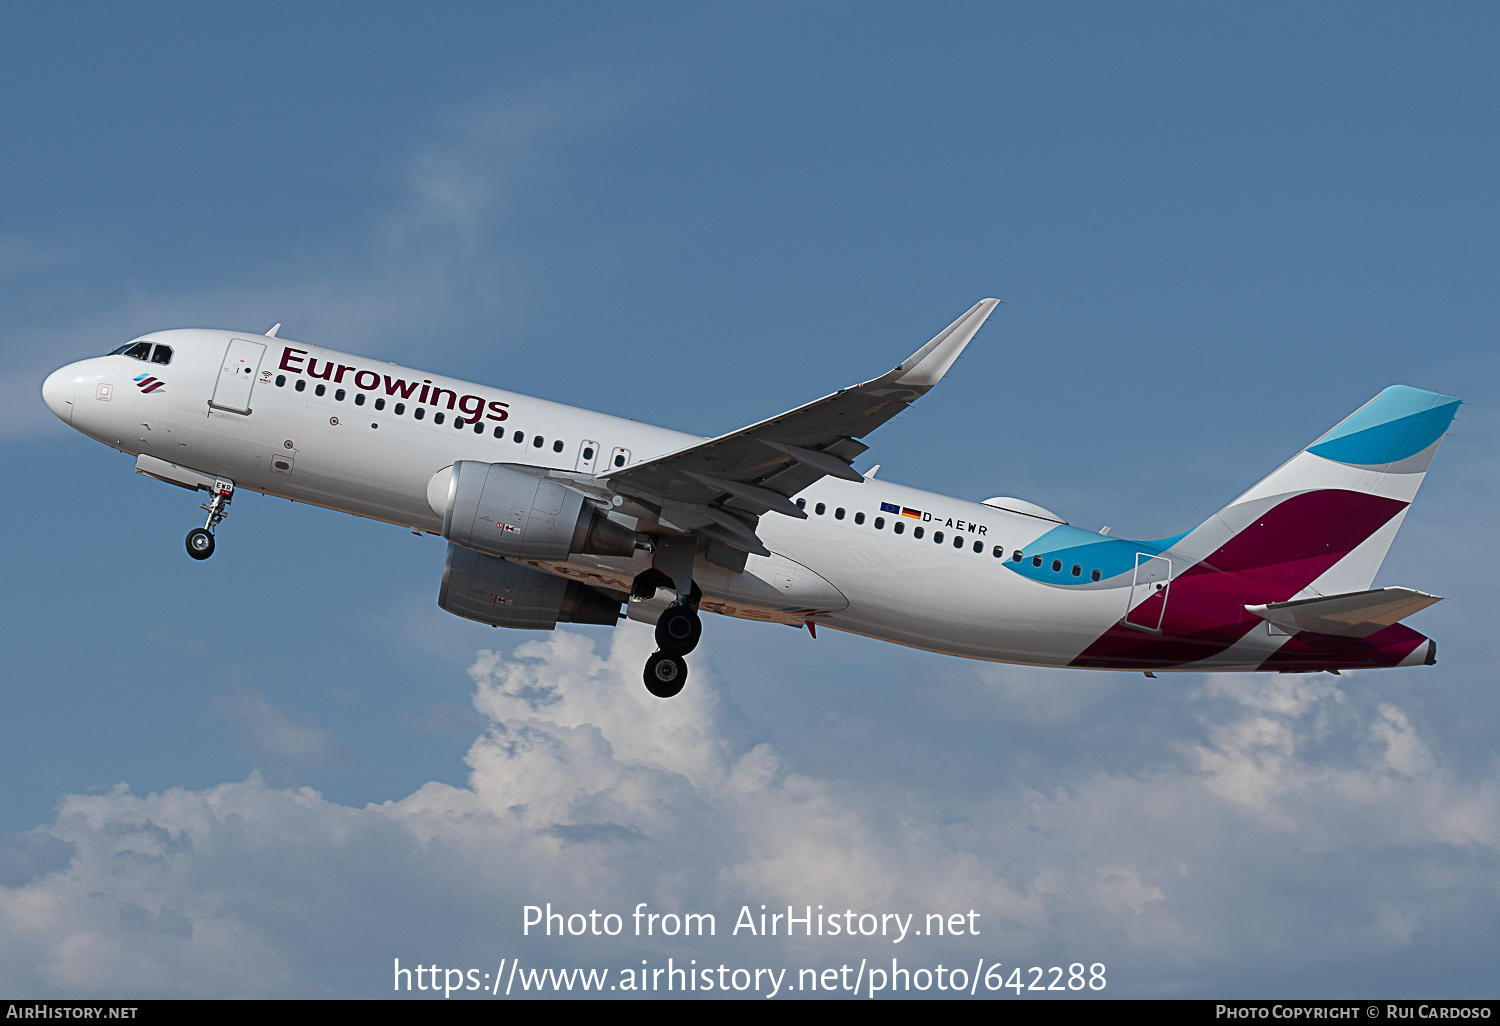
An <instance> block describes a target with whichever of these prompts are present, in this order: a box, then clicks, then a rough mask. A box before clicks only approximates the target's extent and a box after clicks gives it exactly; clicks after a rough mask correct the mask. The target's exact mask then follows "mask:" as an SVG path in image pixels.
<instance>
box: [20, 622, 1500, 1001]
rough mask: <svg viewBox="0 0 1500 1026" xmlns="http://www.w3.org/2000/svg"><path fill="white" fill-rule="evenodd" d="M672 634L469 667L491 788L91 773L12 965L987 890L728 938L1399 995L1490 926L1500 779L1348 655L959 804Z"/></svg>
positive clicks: (602, 953) (26, 844) (70, 965)
mask: <svg viewBox="0 0 1500 1026" xmlns="http://www.w3.org/2000/svg"><path fill="white" fill-rule="evenodd" d="M649 647H650V636H649V632H647V631H646V630H644V629H641V628H639V627H637V626H635V625H625V626H622V627H621V628H620V629H618V630H617V631H616V632H615V635H614V640H613V645H612V648H611V650H610V652H609V653H608V654H607V655H606V656H600V655H598V654H597V653H596V652H595V651H594V648H593V644H592V642H591V641H589V640H588V639H587V638H584V637H582V636H580V635H576V634H571V633H568V632H566V631H560V632H557V633H555V634H553V635H552V636H551V637H549V638H548V639H547V640H545V641H535V642H528V643H526V644H523V645H521V646H519V647H518V648H517V649H516V650H515V653H514V654H513V655H509V656H507V655H503V654H498V653H494V652H481V653H480V654H479V657H478V659H477V660H476V662H475V664H474V666H473V667H472V669H471V671H470V673H471V676H472V677H473V679H474V682H475V687H476V691H475V696H474V706H475V708H476V710H477V711H478V713H479V714H480V716H481V717H482V720H483V723H484V725H485V730H484V733H483V735H482V736H481V737H480V738H479V739H478V740H477V741H476V742H475V743H474V744H473V746H472V748H471V749H470V751H469V754H468V757H467V762H468V765H469V768H470V776H469V781H468V785H467V786H465V787H455V786H451V785H447V784H441V783H428V784H426V785H424V786H423V787H421V788H419V789H417V790H416V791H415V792H414V793H412V794H410V795H408V796H407V797H405V798H401V799H399V800H394V801H390V802H386V803H383V804H378V805H371V806H367V807H365V808H351V807H346V806H341V805H338V804H336V803H333V802H330V801H328V800H326V799H324V798H322V797H321V796H320V795H318V794H317V793H315V792H313V791H311V790H310V789H295V788H293V789H278V788H273V787H270V786H268V785H267V784H266V783H265V782H264V781H262V780H261V779H260V778H259V777H258V776H257V777H252V778H251V779H249V780H247V781H245V782H243V783H227V784H222V785H219V786H217V787H213V788H208V789H206V790H189V789H182V788H174V789H171V790H169V791H166V792H164V793H161V794H150V795H144V796H141V795H135V794H132V793H130V792H129V791H128V789H126V788H125V787H124V785H121V786H120V787H117V788H116V789H115V790H113V791H111V792H109V793H107V794H97V795H71V796H68V797H66V798H65V799H64V800H63V801H62V803H61V805H60V808H59V812H58V815H57V817H56V819H55V820H54V821H53V822H52V823H50V824H48V825H47V827H46V829H45V831H44V832H33V833H32V834H28V835H21V840H15V839H12V841H13V843H12V845H11V846H12V848H14V849H15V851H16V852H17V853H19V854H18V855H17V857H16V859H13V860H12V861H13V862H14V866H13V867H12V868H13V871H12V872H11V873H10V875H9V877H8V878H7V879H6V880H3V881H0V882H3V883H7V884H10V886H5V887H0V924H3V925H0V988H3V989H5V990H8V991H9V992H11V993H28V994H65V995H69V996H82V995H88V994H114V995H126V994H158V995H182V996H188V995H197V994H225V995H233V994H259V995H272V994H275V995H303V994H320V993H360V994H371V995H378V994H381V993H383V992H384V987H385V986H386V985H387V983H386V977H385V975H384V974H385V973H386V972H388V971H389V966H390V964H391V963H390V961H389V960H390V959H391V958H392V957H398V956H399V957H402V959H403V963H407V962H410V963H412V964H415V963H417V962H419V961H421V962H430V961H433V960H437V961H441V962H443V963H444V964H449V965H479V966H484V965H489V964H493V963H496V962H498V959H499V958H500V957H505V956H514V955H516V954H520V955H522V956H523V957H527V958H531V957H534V958H536V959H537V960H538V961H545V960H549V959H555V960H559V961H562V962H566V961H569V960H576V961H587V962H594V963H601V964H606V965H609V964H613V965H616V966H618V965H621V964H623V963H625V962H627V961H628V960H629V959H639V958H641V957H648V956H652V957H655V956H660V957H663V958H664V957H665V955H666V954H668V953H671V952H674V951H675V952H677V953H678V954H679V957H680V956H681V955H682V954H683V953H684V952H686V953H688V954H690V955H702V954H704V953H705V952H707V951H709V950H710V947H705V946H703V945H699V946H697V947H682V946H676V943H675V942H673V946H671V947H668V946H665V945H664V944H662V943H656V942H653V943H651V944H644V945H643V944H637V943H634V942H632V943H629V944H626V943H623V942H621V943H616V944H614V945H605V944H602V943H600V942H595V943H594V944H593V946H589V945H588V944H586V943H583V942H581V941H569V942H567V943H554V944H552V945H550V946H548V945H546V944H545V943H543V942H540V941H530V942H523V941H522V940H521V938H520V937H519V935H518V933H519V930H518V928H519V918H520V908H521V906H522V905H523V904H526V903H538V902H546V901H552V902H553V903H554V904H555V905H557V906H559V907H567V908H569V909H573V910H583V911H587V910H588V909H590V908H600V909H615V910H619V911H622V912H625V911H628V910H629V909H630V908H631V907H633V905H634V903H635V902H637V901H646V902H650V903H651V907H652V908H653V909H657V910H660V911H668V910H674V909H675V910H682V911H690V910H700V911H713V912H715V913H717V914H718V915H719V926H720V933H721V935H722V934H723V933H726V932H727V931H728V929H729V927H730V926H731V925H732V922H733V917H734V913H735V912H737V911H738V909H739V907H740V905H741V904H745V903H749V904H751V905H752V906H758V905H759V904H760V903H761V902H765V903H767V904H769V905H772V906H773V907H774V906H775V905H777V904H785V903H788V902H791V903H794V904H797V905H799V906H800V905H802V904H806V903H809V902H811V903H814V904H817V903H822V904H824V905H825V906H827V907H828V908H829V909H833V908H839V909H843V908H845V907H849V908H854V909H856V910H869V911H876V912H880V911H903V912H905V911H914V912H918V913H924V912H929V911H950V912H951V911H964V910H967V909H969V908H975V909H978V910H980V911H981V912H982V913H983V918H982V919H981V920H980V922H981V926H982V929H983V930H984V931H985V932H984V933H983V934H982V939H981V940H965V941H962V942H960V941H958V940H956V939H954V940H951V941H949V942H948V943H946V944H943V945H941V946H940V945H939V944H938V943H936V941H935V940H933V941H926V942H925V943H924V941H922V940H919V939H909V940H908V941H907V942H906V943H905V945H904V946H903V947H902V948H899V949H895V948H893V947H891V946H890V945H889V944H876V943H874V942H871V941H862V942H859V943H855V944H852V945H851V944H843V945H839V944H835V943H833V942H831V941H827V940H826V939H825V940H824V941H818V940H816V939H815V940H811V941H802V940H798V941H796V942H794V943H791V944H788V945H784V946H781V947H771V946H768V945H766V944H764V943H761V944H757V943H756V942H754V941H749V940H747V939H745V938H735V939H725V938H723V937H722V936H721V937H720V941H719V943H718V944H717V945H716V946H712V955H713V958H714V960H715V961H718V960H721V959H725V960H731V961H734V960H737V961H738V962H739V963H740V964H772V965H784V964H789V965H794V966H795V965H803V964H818V965H823V964H825V963H828V962H829V961H830V960H833V961H835V962H836V960H838V959H842V958H846V957H849V956H854V957H864V956H866V955H869V956H872V957H876V958H885V957H889V956H890V955H891V954H897V955H900V956H901V957H902V959H903V962H908V960H910V962H912V963H915V962H918V961H922V960H924V959H926V958H929V957H931V958H933V959H936V958H938V957H955V958H956V956H957V955H962V956H963V957H964V958H965V959H966V960H967V959H972V958H975V957H979V956H983V957H987V958H991V959H994V960H1000V961H1006V962H1008V963H1020V962H1024V963H1025V964H1028V965H1029V964H1034V963H1042V962H1045V963H1046V964H1049V965H1050V964H1053V963H1055V962H1063V963H1066V962H1070V961H1084V962H1094V961H1103V962H1106V963H1113V964H1115V965H1117V966H1119V967H1120V970H1119V974H1118V975H1117V976H1116V977H1115V979H1116V981H1117V982H1116V986H1117V987H1118V988H1119V990H1118V992H1119V993H1121V994H1125V993H1132V994H1167V993H1178V992H1182V991H1184V990H1186V991H1189V992H1203V991H1204V990H1212V989H1213V988H1214V987H1215V986H1222V985H1223V984H1224V981H1228V980H1235V981H1237V983H1236V985H1237V986H1239V987H1241V988H1243V987H1244V986H1245V983H1244V981H1245V980H1246V979H1247V978H1248V979H1251V980H1252V981H1253V979H1254V978H1255V977H1256V974H1257V973H1259V974H1260V975H1261V977H1262V978H1265V979H1271V980H1275V979H1279V978H1281V977H1278V976H1277V973H1278V972H1290V971H1291V970H1290V969H1283V967H1292V966H1296V967H1302V968H1306V967H1312V968H1314V969H1316V970H1317V971H1318V972H1319V973H1321V974H1323V975H1322V977H1321V978H1322V979H1324V980H1335V981H1339V982H1340V983H1341V985H1343V986H1345V987H1346V989H1347V988H1348V986H1350V984H1349V981H1350V980H1351V979H1353V978H1357V977H1358V974H1359V973H1360V972H1364V971H1366V970H1365V969H1363V968H1362V966H1364V965H1365V964H1366V963H1370V964H1373V963H1371V960H1378V959H1380V958H1382V957H1387V956H1398V957H1399V958H1400V959H1401V960H1402V963H1403V964H1405V965H1410V966H1414V967H1419V968H1420V969H1421V972H1420V973H1418V974H1417V976H1420V978H1417V976H1414V977H1413V978H1412V980H1411V982H1410V986H1409V987H1407V986H1405V985H1404V984H1403V982H1402V980H1400V979H1399V978H1395V979H1392V978H1389V977H1387V978H1385V979H1384V980H1383V982H1382V985H1381V989H1382V992H1383V993H1392V992H1401V991H1403V990H1406V989H1410V990H1416V991H1421V992H1423V993H1430V992H1432V990H1433V989H1434V979H1435V977H1433V976H1432V975H1430V972H1429V970H1430V969H1431V967H1432V966H1433V965H1435V964H1437V963H1438V962H1439V961H1440V960H1441V958H1440V955H1441V952H1437V953H1434V952H1435V950H1436V949H1435V946H1434V945H1435V942H1434V941H1433V940H1432V938H1433V937H1435V936H1438V937H1441V938H1442V945H1449V944H1457V945H1461V944H1463V943H1464V942H1465V940H1466V939H1468V940H1472V941H1475V942H1482V940H1483V937H1484V936H1485V930H1487V929H1489V928H1488V927H1486V926H1484V925H1483V924H1485V923H1488V922H1490V921H1492V920H1493V917H1494V912H1495V910H1496V909H1495V906H1496V904H1497V893H1496V888H1495V885H1494V882H1493V867H1494V864H1495V862H1496V861H1497V858H1496V857H1497V854H1500V820H1497V812H1496V810H1497V808H1500V801H1497V799H1500V788H1497V782H1496V778H1495V776H1494V775H1493V773H1492V774H1491V775H1490V776H1487V777H1484V778H1482V779H1478V780H1470V781H1460V780H1457V779H1454V778H1453V777H1452V775H1451V774H1450V773H1449V771H1447V770H1446V769H1445V768H1444V766H1443V764H1442V761H1441V760H1440V759H1439V758H1438V757H1437V756H1435V755H1434V754H1433V751H1432V746H1431V745H1429V744H1428V743H1427V741H1425V740H1424V738H1423V737H1422V736H1421V732H1420V731H1419V730H1418V729H1417V727H1415V726H1414V725H1413V723H1412V720H1411V718H1410V716H1409V715H1408V714H1407V713H1406V712H1404V711H1403V710H1402V709H1400V708H1399V707H1398V706H1397V705H1396V704H1393V703H1392V702H1389V701H1384V702H1378V703H1373V704H1371V703H1362V702H1358V701H1353V700H1351V699H1350V698H1349V697H1348V695H1347V694H1346V693H1345V692H1343V691H1341V690H1340V689H1339V687H1337V686H1336V685H1334V684H1333V683H1331V682H1330V683H1325V682H1324V681H1323V680H1322V679H1320V678H1315V677H1281V676H1278V677H1269V678H1266V677H1255V676H1245V677H1234V678H1216V679H1214V680H1212V681H1210V682H1209V683H1208V684H1207V685H1205V686H1204V687H1203V689H1202V691H1201V692H1200V693H1199V694H1198V696H1197V698H1196V702H1197V703H1198V704H1199V706H1200V708H1201V713H1200V715H1201V716H1202V718H1203V720H1204V723H1203V736H1202V738H1201V739H1200V740H1199V741H1197V742H1196V743H1193V744H1190V745H1183V746H1181V747H1180V750H1179V751H1177V752H1175V753H1174V752H1161V751H1155V750H1151V751H1144V752H1142V753H1141V754H1140V760H1141V763H1142V765H1143V766H1146V767H1148V768H1146V769H1142V770H1138V771H1135V772H1104V771H1100V772H1097V773H1095V774H1094V775H1092V776H1090V777H1087V778H1085V779H1083V780H1082V781H1081V782H1075V783H1073V784H1071V785H1068V786H1062V785H1058V784H1057V783H1056V781H1057V779H1059V778H1058V777H1057V776H1055V775H1053V774H1050V773H1049V772H1047V771H1046V770H1045V768H1044V769H1041V770H1036V771H1033V773H1032V774H1031V775H1030V776H1029V777H1028V778H1026V779H1019V780H1008V781H999V780H997V781H996V783H995V786H994V787H993V788H992V789H991V790H990V791H989V793H988V794H987V795H984V796H982V797H979V798H973V799H965V800H964V801H963V802H962V803H961V807H960V808H958V809H957V810H955V809H954V807H953V806H954V803H953V802H951V801H947V800H944V799H943V796H935V795H932V794H928V793H924V792H922V791H921V790H919V789H915V788H913V789H911V790H909V791H903V790H901V789H899V788H891V787H889V786H887V785H880V786H876V787H870V788H864V787H861V786H860V785H859V784H858V783H849V782H842V783H835V782H833V781H830V780H824V779H818V778H815V777H813V776H810V775H807V774H805V773H799V772H797V771H796V770H795V768H794V767H790V766H788V765H786V763H785V761H784V757H783V756H781V755H780V754H779V753H778V752H777V751H776V750H775V749H774V748H773V747H772V746H770V745H767V744H758V745H753V746H750V747H748V748H744V747H738V746H736V745H735V744H734V743H733V742H731V741H730V740H729V738H730V736H731V732H730V731H729V729H728V726H727V724H728V722H729V720H730V718H731V714H730V711H729V710H727V709H726V708H725V706H724V704H723V699H722V698H721V697H720V689H719V687H718V686H717V685H716V684H715V682H714V681H713V679H712V677H711V675H709V674H707V673H705V672H703V671H702V670H701V669H700V670H698V671H697V672H695V675H694V679H693V681H692V682H691V683H690V686H689V687H688V689H687V690H686V691H684V692H683V694H682V695H681V696H679V698H677V699H674V700H672V701H670V702H661V701H658V700H656V699H653V698H651V697H649V696H648V695H647V694H646V693H645V691H644V689H643V688H642V687H641V685H640V681H639V668H640V665H641V662H642V661H643V659H644V656H645V655H646V653H647V651H648V650H649ZM1035 700H1036V699H1035V696H1034V695H1032V694H1030V693H1025V694H1023V695H1022V696H1021V699H1020V702H1021V705H1022V706H1023V707H1024V706H1027V705H1029V704H1031V703H1034V702H1035ZM1183 700H1184V701H1187V700H1188V698H1187V697H1186V696H1184V699H1183ZM241 704H242V705H243V706H244V709H243V710H242V711H243V712H244V713H245V716H246V719H247V720H248V721H251V722H259V723H261V724H262V727H261V728H260V729H263V730H264V731H265V732H266V737H267V738H268V739H269V741H268V742H267V743H268V744H271V745H277V744H282V745H283V746H285V745H290V746H291V747H290V751H291V752H292V753H293V754H296V753H305V751H306V750H307V749H308V744H309V742H308V739H307V738H305V737H303V736H302V735H301V734H298V733H297V731H296V730H293V731H292V735H286V736H284V734H283V731H285V730H286V729H287V721H286V720H285V717H283V716H281V714H279V713H276V712H275V710H270V707H269V706H265V705H264V702H263V700H261V701H260V702H256V701H255V700H254V698H253V696H252V697H249V698H245V699H244V701H243V702H242V703H241ZM1367 706H1368V707H1367ZM267 710H269V712H267ZM292 726H293V727H295V726H297V725H295V724H293V725H292ZM287 736H290V740H287ZM1344 742H1347V743H1344ZM311 744H312V747H313V748H317V743H316V741H314V742H311ZM910 744H911V747H912V751H911V753H910V757H913V758H924V759H932V758H942V756H943V751H942V748H943V746H942V742H941V739H938V740H936V741H925V742H924V741H923V739H921V738H919V737H916V736H914V737H912V738H911V739H910ZM955 811H957V812H959V813H961V815H954V812H955ZM28 874H30V876H29V878H28ZM919 920H920V916H919ZM1442 945H1438V946H1442ZM1443 950H1444V951H1446V950H1449V949H1448V948H1447V947H1443ZM1246 965H1249V966H1252V967H1260V968H1258V969H1252V970H1251V971H1250V972H1249V973H1248V974H1247V972H1246V970H1245V968H1244V967H1245V966H1246ZM1298 971H1301V970H1300V969H1299V970H1298ZM1373 982H1374V981H1372V985H1373ZM1436 989H1437V990H1439V991H1441V990H1442V989H1443V988H1442V986H1441V984H1440V983H1439V984H1437V985H1436Z"/></svg>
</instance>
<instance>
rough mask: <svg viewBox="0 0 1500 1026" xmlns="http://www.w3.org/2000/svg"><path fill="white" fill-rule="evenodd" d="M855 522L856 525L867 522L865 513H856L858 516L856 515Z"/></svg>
mask: <svg viewBox="0 0 1500 1026" xmlns="http://www.w3.org/2000/svg"><path fill="white" fill-rule="evenodd" d="M854 522H855V523H856V524H862V523H864V522H865V515H864V514H863V513H856V514H854Z"/></svg>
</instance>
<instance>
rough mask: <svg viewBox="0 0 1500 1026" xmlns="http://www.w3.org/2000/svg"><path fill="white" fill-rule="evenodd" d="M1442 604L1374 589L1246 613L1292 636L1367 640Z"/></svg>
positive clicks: (1418, 594)
mask: <svg viewBox="0 0 1500 1026" xmlns="http://www.w3.org/2000/svg"><path fill="white" fill-rule="evenodd" d="M1441 601H1443V600H1442V599H1441V598H1439V597H1438V596H1436V595H1428V594H1425V593H1423V592H1420V591H1413V590H1412V589H1410V588H1374V589H1371V590H1370V591H1351V592H1349V593H1347V594H1344V595H1322V596H1319V597H1317V598H1309V599H1297V600H1296V601H1293V602H1270V603H1267V604H1266V605H1263V606H1246V607H1245V609H1246V610H1247V611H1248V612H1251V613H1254V614H1255V615H1256V616H1258V617H1260V618H1261V619H1262V620H1266V621H1268V622H1270V623H1272V624H1274V625H1275V626H1277V627H1280V628H1281V629H1282V630H1284V631H1287V632H1288V633H1291V634H1296V633H1298V632H1300V631H1311V632H1312V633H1314V634H1334V635H1338V636H1339V637H1345V638H1367V637H1369V636H1370V635H1371V634H1374V633H1375V632H1376V631H1379V630H1384V629H1385V628H1387V627H1389V626H1390V625H1391V624H1393V623H1395V622H1396V621H1398V620H1403V619H1405V618H1406V617H1408V616H1411V615H1412V614H1413V613H1416V612H1420V611H1421V610H1423V609H1426V608H1427V607H1428V606H1430V605H1432V604H1433V603H1435V602H1441Z"/></svg>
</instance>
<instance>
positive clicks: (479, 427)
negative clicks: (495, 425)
mask: <svg viewBox="0 0 1500 1026" xmlns="http://www.w3.org/2000/svg"><path fill="white" fill-rule="evenodd" d="M474 433H475V434H476V435H482V434H484V422H483V421H478V420H476V421H475V422H474Z"/></svg>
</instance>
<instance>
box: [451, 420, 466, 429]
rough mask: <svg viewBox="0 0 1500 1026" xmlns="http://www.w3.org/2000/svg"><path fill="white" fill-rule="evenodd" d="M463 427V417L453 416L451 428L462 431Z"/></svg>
mask: <svg viewBox="0 0 1500 1026" xmlns="http://www.w3.org/2000/svg"><path fill="white" fill-rule="evenodd" d="M463 429H464V419H463V417H454V418H453V430H455V431H462V430H463Z"/></svg>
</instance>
